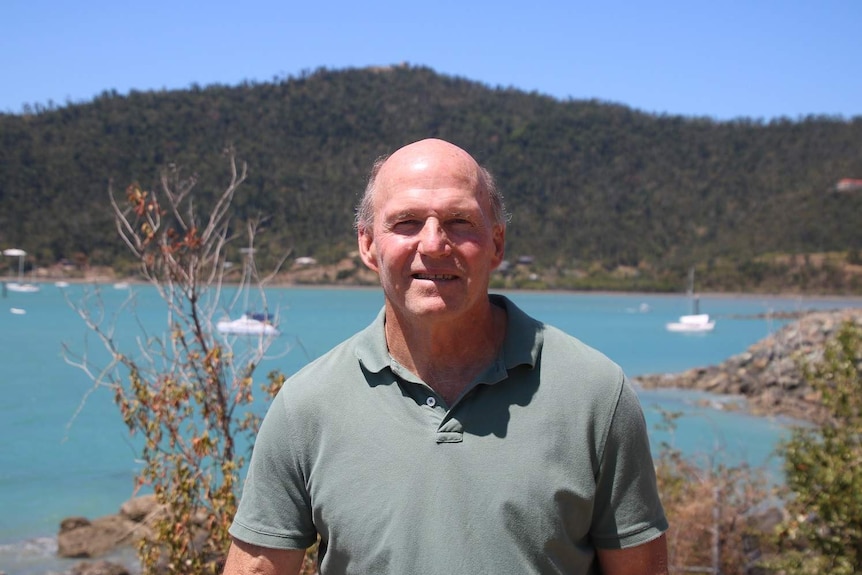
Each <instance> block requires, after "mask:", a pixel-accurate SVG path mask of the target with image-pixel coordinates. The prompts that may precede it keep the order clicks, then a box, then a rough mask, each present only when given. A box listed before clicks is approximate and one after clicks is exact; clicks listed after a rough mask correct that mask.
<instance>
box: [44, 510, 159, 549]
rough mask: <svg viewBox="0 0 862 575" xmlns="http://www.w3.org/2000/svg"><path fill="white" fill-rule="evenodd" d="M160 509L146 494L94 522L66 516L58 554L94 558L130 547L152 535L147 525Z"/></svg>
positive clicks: (61, 529)
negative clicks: (114, 512)
mask: <svg viewBox="0 0 862 575" xmlns="http://www.w3.org/2000/svg"><path fill="white" fill-rule="evenodd" d="M160 510H161V508H160V507H159V505H158V504H157V503H156V501H155V497H153V496H151V495H145V496H142V497H135V498H133V499H130V500H129V501H126V502H125V503H123V505H122V506H121V507H120V512H119V513H117V514H116V515H106V516H104V517H99V518H97V519H93V520H90V519H87V518H86V517H68V518H66V519H64V520H63V521H62V522H61V523H60V532H59V534H58V535H57V555H59V556H60V557H78V558H94V557H100V556H102V555H105V554H106V553H109V552H111V551H113V550H115V549H117V548H118V547H121V546H126V545H133V544H135V543H137V542H138V541H140V540H141V539H144V538H149V537H151V536H152V529H151V528H150V525H151V524H152V520H153V518H154V517H155V516H156V515H157V514H158V513H159V512H160Z"/></svg>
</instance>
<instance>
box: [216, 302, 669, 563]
mask: <svg viewBox="0 0 862 575" xmlns="http://www.w3.org/2000/svg"><path fill="white" fill-rule="evenodd" d="M491 297H492V300H493V301H494V303H496V304H497V305H500V306H502V307H504V308H505V309H506V312H507V317H508V323H507V331H506V338H505V343H504V345H503V348H502V350H501V352H500V354H499V356H498V357H497V359H496V361H495V362H494V363H493V365H491V366H489V367H488V369H487V370H486V371H485V372H484V373H483V374H481V375H480V376H479V377H478V378H476V381H474V382H473V383H472V384H471V385H470V386H469V388H468V389H467V390H466V391H465V392H464V394H462V396H461V397H460V398H459V399H458V400H457V401H456V402H455V403H454V405H451V406H447V405H445V403H444V401H443V400H442V398H441V397H439V396H438V395H437V394H436V393H434V391H433V390H432V389H431V388H430V387H428V386H427V385H425V384H424V383H423V382H422V381H420V380H419V378H418V377H416V376H415V375H414V374H412V373H410V372H409V371H408V370H406V369H405V368H404V367H402V366H400V365H399V364H397V363H396V362H395V361H394V360H393V359H392V358H391V357H390V355H389V353H388V350H387V346H386V339H385V335H384V330H383V324H384V314H383V312H382V311H381V313H380V315H379V316H378V317H377V319H376V320H375V321H374V323H372V324H371V325H370V326H369V327H368V328H366V329H365V330H363V331H362V332H360V333H358V334H356V335H355V336H353V337H352V338H350V339H348V340H347V341H345V342H344V343H342V344H340V345H339V346H337V347H336V348H334V349H333V350H332V351H330V352H329V353H327V354H326V355H324V356H323V357H321V358H319V359H318V360H316V361H314V362H313V363H311V364H309V365H308V366H306V367H305V368H304V369H302V370H301V371H299V372H298V373H297V374H296V375H294V376H293V377H291V378H290V379H288V381H287V382H286V383H285V384H284V387H283V388H282V389H281V391H280V392H279V394H278V396H277V397H276V398H275V400H274V401H273V403H272V405H271V407H270V409H269V412H268V413H267V415H266V417H265V418H264V422H263V424H262V426H261V430H260V433H259V435H258V438H257V441H256V443H255V449H254V453H253V456H252V459H251V462H250V466H249V472H248V476H247V478H246V481H245V485H244V490H243V495H242V499H241V502H240V506H239V511H238V512H237V515H236V517H235V519H234V523H233V525H232V526H231V530H230V531H231V534H232V535H233V536H234V537H236V538H237V539H240V540H242V541H246V542H249V543H252V544H255V545H260V546H263V547H273V548H286V549H301V548H305V547H308V546H309V545H311V544H312V543H314V541H315V540H316V537H317V534H318V533H319V534H320V537H321V540H322V544H321V557H322V560H321V565H320V572H321V574H322V575H334V574H348V573H349V574H363V575H371V574H373V575H381V574H392V575H414V574H422V575H429V574H430V575H433V574H439V575H454V574H462V573H469V574H479V573H488V574H493V575H504V574H508V573H511V574H513V575H514V574H517V575H525V574H529V573H535V574H540V573H541V574H549V573H567V574H569V575H572V574H575V575H577V574H589V573H597V572H598V568H597V566H596V564H595V561H594V556H595V552H594V549H595V547H604V548H620V547H628V546H634V545H638V544H641V543H645V542H647V541H650V540H652V539H654V538H656V537H658V536H659V535H660V534H661V533H662V532H663V531H664V530H665V529H667V521H666V520H665V516H664V512H663V510H662V506H661V503H660V502H659V498H658V494H657V490H656V484H655V472H654V468H653V463H652V459H651V456H650V448H649V441H648V439H647V431H646V426H645V423H644V418H643V414H642V411H641V408H640V405H639V403H638V399H637V396H636V395H635V392H634V390H633V389H632V387H631V386H630V384H629V383H628V381H627V380H626V378H625V376H624V375H623V373H622V370H621V369H620V368H619V367H618V366H617V365H616V364H614V363H613V362H611V361H610V360H609V359H607V358H606V357H605V356H604V355H602V354H600V353H599V352H597V351H595V350H593V349H591V348H590V347H588V346H586V345H584V344H583V343H581V342H580V341H578V340H577V339H575V338H573V337H571V336H569V335H566V334H564V333H563V332H561V331H559V330H557V329H556V328H553V327H550V326H547V325H545V324H543V323H541V322H538V321H536V320H534V319H532V318H530V317H529V316H527V315H526V314H525V313H524V312H522V311H521V310H520V309H519V308H517V307H516V306H515V305H514V304H513V303H512V302H511V301H510V300H508V299H507V298H504V297H502V296H491Z"/></svg>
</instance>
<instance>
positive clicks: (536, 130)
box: [0, 65, 862, 291]
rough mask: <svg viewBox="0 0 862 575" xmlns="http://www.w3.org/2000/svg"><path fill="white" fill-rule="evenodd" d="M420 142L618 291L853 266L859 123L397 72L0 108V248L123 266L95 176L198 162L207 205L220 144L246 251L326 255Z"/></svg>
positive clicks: (144, 174) (861, 138)
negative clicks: (230, 157)
mask: <svg viewBox="0 0 862 575" xmlns="http://www.w3.org/2000/svg"><path fill="white" fill-rule="evenodd" d="M428 136H436V137H440V138H444V139H447V140H450V141H452V142H454V143H456V144H458V145H460V146H462V147H463V148H465V149H467V150H468V151H470V152H471V153H472V154H473V155H474V156H475V157H476V158H477V159H478V160H479V161H480V162H482V163H484V164H485V165H486V166H488V167H489V168H490V169H491V170H492V172H494V173H495V175H496V176H497V179H498V181H499V184H500V187H501V189H502V190H503V191H504V193H505V195H506V197H507V201H508V205H509V208H510V211H511V212H512V214H513V220H512V223H511V225H510V228H509V233H508V244H507V246H508V249H507V255H508V257H509V259H511V260H516V259H517V258H518V257H519V256H532V257H533V258H534V264H533V265H534V266H535V267H536V269H541V270H550V269H553V270H555V273H556V274H557V275H558V277H563V276H565V277H585V276H589V275H590V274H592V276H594V277H596V270H599V273H598V275H602V274H607V275H608V277H612V276H613V275H614V273H616V270H620V269H627V270H630V271H629V272H628V273H626V274H624V275H625V276H626V277H629V278H631V277H646V278H652V279H651V280H649V281H648V282H646V283H640V284H637V285H634V284H632V285H630V286H628V284H625V285H623V286H622V287H627V286H628V287H635V288H637V287H641V288H643V287H647V288H649V287H653V288H657V289H661V287H660V286H662V285H664V286H672V287H670V288H669V289H680V286H681V282H682V279H681V278H684V277H685V273H686V271H687V270H688V268H689V267H690V266H693V265H696V266H698V268H699V270H700V271H699V273H698V278H699V283H701V285H700V286H699V287H701V288H703V289H708V288H712V289H736V290H739V289H746V288H749V287H757V286H758V285H761V284H763V282H765V281H767V279H768V277H772V278H773V279H772V280H771V281H773V282H774V281H779V282H780V281H786V282H793V281H802V280H799V277H800V276H799V274H800V273H803V274H804V273H807V272H805V271H804V270H802V271H800V270H798V269H797V270H795V271H794V270H791V269H790V268H788V267H787V265H786V264H787V262H788V261H792V258H790V259H788V258H787V257H785V256H787V255H800V258H801V255H802V254H822V253H826V252H834V253H837V254H839V259H840V258H844V261H845V263H846V262H849V263H859V259H860V255H859V254H860V250H862V192H856V193H852V192H851V193H838V192H836V191H835V186H836V183H837V182H838V181H839V180H840V179H842V178H862V117H857V118H852V119H848V118H831V117H808V118H799V119H793V120H791V119H786V120H779V121H770V122H764V121H760V120H757V119H740V120H737V121H731V122H719V121H714V120H710V119H707V118H686V117H677V116H667V115H652V114H646V113H641V112H638V111H635V110H632V109H630V108H627V107H625V106H622V105H616V104H610V103H605V102H600V101H579V100H568V101H560V100H557V99H553V98H550V97H546V96H543V95H541V94H537V93H525V92H522V91H518V90H514V89H507V88H500V87H497V88H493V87H489V86H486V85H483V84H480V83H476V82H473V81H470V80H467V79H462V78H453V77H449V76H444V75H440V74H437V73H436V72H434V71H433V70H431V69H428V68H422V67H411V66H406V65H405V66H395V67H387V68H367V69H351V70H341V71H330V70H318V71H316V72H313V73H307V74H303V75H302V76H301V77H291V78H286V79H276V80H274V81H272V82H269V83H245V84H242V85H238V86H210V87H206V88H201V87H196V86H193V87H192V88H190V89H187V90H178V91H159V92H132V93H131V94H129V95H127V96H121V95H118V94H116V93H112V92H105V93H103V94H102V95H101V96H99V97H98V98H96V99H95V100H94V101H92V102H88V103H81V104H69V105H66V106H63V107H48V108H37V109H35V110H28V111H26V112H25V113H23V114H15V115H11V114H3V115H0V248H7V247H19V248H23V249H25V250H27V251H28V252H29V253H30V254H31V256H32V261H31V262H28V266H29V265H40V266H45V265H49V264H51V263H53V262H55V261H57V260H58V259H60V258H68V259H72V260H77V261H88V262H89V263H90V264H102V265H115V266H122V258H126V257H127V255H126V253H125V247H124V246H123V245H122V244H121V243H120V241H119V240H118V238H117V236H116V232H115V229H114V227H113V225H112V222H111V219H110V214H109V209H108V187H109V182H113V187H114V189H115V191H116V192H118V193H121V192H122V191H123V190H124V189H125V187H126V186H127V185H128V184H130V183H132V182H138V183H140V184H141V185H142V186H143V187H145V188H155V187H157V181H158V176H159V172H160V170H161V169H163V168H164V167H165V166H167V165H169V164H170V165H175V166H178V167H179V168H180V169H181V170H183V171H184V172H185V173H188V174H192V173H196V174H197V175H198V177H199V183H198V186H197V188H196V190H197V193H198V194H199V195H200V200H199V202H200V204H201V205H202V206H205V205H206V202H207V200H208V198H211V197H212V195H213V194H214V193H215V192H216V191H219V190H220V189H221V188H222V187H223V186H224V184H225V183H226V182H227V169H228V164H227V163H226V162H225V159H224V156H223V150H224V149H225V147H226V146H232V147H233V148H234V149H235V151H236V154H237V156H238V158H240V159H242V160H245V161H247V162H248V165H249V171H250V175H249V178H248V180H247V182H246V183H245V184H244V185H243V187H242V188H241V189H240V191H239V193H238V195H237V197H236V200H235V203H234V207H235V215H236V221H237V225H238V228H239V229H241V222H242V220H244V219H245V218H248V217H253V216H256V215H259V214H265V215H267V216H269V220H268V222H267V226H266V230H265V232H264V233H263V234H262V235H261V236H260V237H259V238H258V247H259V248H261V250H260V251H259V254H260V255H259V257H260V258H262V259H263V260H264V261H265V260H266V259H268V258H274V257H275V256H276V255H278V254H276V252H278V253H283V252H284V251H285V250H286V249H288V248H291V249H292V250H293V253H294V254H295V255H308V256H314V257H316V258H317V259H318V260H319V261H322V262H329V261H335V260H337V259H340V258H342V257H343V256H344V255H345V254H346V253H348V252H349V251H350V250H352V249H354V247H355V240H354V236H353V232H352V227H351V225H352V218H353V206H354V204H355V202H356V198H357V194H358V193H360V192H361V190H362V189H363V186H364V182H365V177H366V174H367V170H368V168H369V166H370V164H371V163H372V161H373V160H374V158H375V157H377V156H378V155H380V154H383V153H386V152H390V151H392V150H394V149H395V148H397V147H399V146H401V145H403V144H405V143H407V142H410V141H413V140H417V139H421V138H424V137H428ZM6 259H9V258H6ZM797 261H802V260H801V259H798V260H797ZM811 261H812V260H811V259H809V258H806V259H805V262H806V265H808V264H810V262H811ZM632 269H636V270H639V271H631V270H632ZM812 273H814V272H812ZM568 274H574V275H568ZM782 274H785V275H784V276H782ZM788 274H789V275H788ZM827 275H829V274H827ZM782 277H783V279H782ZM806 277H807V276H806ZM829 278H831V279H829ZM829 278H827V279H825V280H822V281H826V282H827V283H830V282H831V283H832V284H834V285H832V286H831V288H830V289H832V290H833V291H847V290H856V291H862V282H859V283H856V284H854V283H853V282H858V278H856V279H853V280H852V281H850V280H847V278H843V276H842V277H839V276H838V275H835V274H834V273H833V274H831V275H829ZM842 278H843V279H842ZM803 279H804V278H803ZM848 281H849V283H848ZM650 282H652V283H650ZM663 282H664V283H663ZM552 283H553V282H552ZM767 283H768V282H767ZM647 284H649V285H647ZM562 285H565V282H562ZM854 286H855V287H854ZM773 287H774V286H773ZM786 287H791V286H786ZM826 287H830V286H826ZM827 291H828V290H827Z"/></svg>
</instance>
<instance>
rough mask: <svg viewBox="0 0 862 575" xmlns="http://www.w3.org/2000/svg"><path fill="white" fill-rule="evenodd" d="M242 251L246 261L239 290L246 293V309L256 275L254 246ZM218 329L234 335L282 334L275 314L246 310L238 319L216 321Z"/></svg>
mask: <svg viewBox="0 0 862 575" xmlns="http://www.w3.org/2000/svg"><path fill="white" fill-rule="evenodd" d="M240 252H242V253H243V254H244V255H245V263H244V271H243V279H242V282H241V284H240V289H239V291H240V292H242V293H243V294H244V295H245V309H248V290H249V285H250V283H251V281H252V278H253V277H254V271H253V268H254V260H253V255H254V248H252V247H248V248H242V249H240ZM237 295H239V293H238V294H237ZM234 301H236V300H234ZM216 329H217V330H218V331H219V332H221V333H226V334H233V335H265V336H277V335H280V334H281V332H279V331H278V326H277V325H276V318H275V316H273V314H271V313H267V312H251V311H246V312H245V313H243V314H242V315H241V316H239V317H238V318H236V319H230V318H226V319H223V320H221V321H219V322H216Z"/></svg>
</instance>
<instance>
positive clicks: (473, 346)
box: [386, 301, 506, 405]
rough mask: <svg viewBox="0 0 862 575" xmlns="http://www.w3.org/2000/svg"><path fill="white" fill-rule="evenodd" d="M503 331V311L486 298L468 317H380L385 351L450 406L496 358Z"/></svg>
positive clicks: (390, 315)
mask: <svg viewBox="0 0 862 575" xmlns="http://www.w3.org/2000/svg"><path fill="white" fill-rule="evenodd" d="M505 335H506V312H505V310H503V309H502V308H500V307H498V306H496V305H493V304H491V303H490V301H489V302H488V308H487V310H485V311H483V312H482V313H479V314H475V315H474V316H473V317H471V318H469V319H467V318H457V319H454V320H450V321H446V320H441V321H433V322H429V321H427V319H422V320H420V321H413V322H410V321H405V320H404V318H399V317H396V316H394V314H390V313H389V312H388V311H387V317H386V342H387V345H388V346H389V353H390V354H391V355H392V357H393V358H394V359H395V360H396V361H397V362H398V363H400V364H401V365H403V366H404V367H406V368H407V369H409V370H410V371H412V372H413V373H415V374H416V375H417V376H419V377H420V378H421V379H422V381H424V382H425V383H427V384H428V385H429V386H430V387H431V388H432V389H433V390H434V391H436V392H437V393H438V394H440V395H441V396H442V397H443V399H444V400H445V401H446V403H447V404H449V405H451V404H452V403H453V402H454V401H455V400H456V399H457V398H458V396H460V395H461V393H462V392H463V390H464V388H466V387H467V386H468V385H469V384H470V383H471V382H472V381H473V379H475V378H476V377H477V376H478V375H479V374H480V373H482V372H483V371H484V370H485V369H486V368H487V367H488V366H489V365H490V364H491V363H492V362H493V361H494V359H495V358H496V356H497V354H498V352H499V350H500V347H501V346H502V345H503V340H504V339H505Z"/></svg>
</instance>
